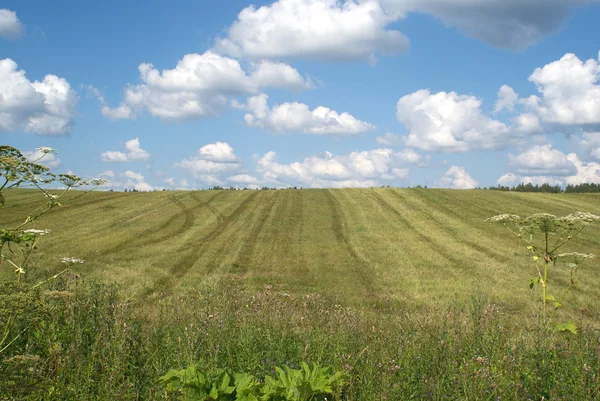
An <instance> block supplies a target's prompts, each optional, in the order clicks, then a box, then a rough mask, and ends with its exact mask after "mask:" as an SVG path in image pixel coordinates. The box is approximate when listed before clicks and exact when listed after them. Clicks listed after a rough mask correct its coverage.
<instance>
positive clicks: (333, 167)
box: [256, 149, 420, 188]
mask: <svg viewBox="0 0 600 401" xmlns="http://www.w3.org/2000/svg"><path fill="white" fill-rule="evenodd" d="M419 160H420V156H419V155H418V154H417V153H415V152H414V151H412V150H410V149H405V150H403V151H401V152H393V151H392V150H391V149H375V150H371V151H363V152H352V153H350V154H349V155H346V156H335V155H333V154H332V153H330V152H323V153H320V154H318V155H316V156H312V157H308V158H306V159H304V160H303V161H302V162H294V163H291V164H280V163H278V162H277V155H276V154H275V152H268V153H267V154H265V155H264V156H263V157H260V158H258V160H257V163H256V170H257V171H258V172H259V173H261V174H262V175H263V181H264V182H265V183H267V184H269V185H276V186H296V185H300V186H308V187H334V188H340V187H372V186H376V185H380V182H381V180H384V181H386V180H397V179H405V178H407V176H408V173H409V169H408V168H407V166H408V165H410V164H415V163H417V162H418V161H419Z"/></svg>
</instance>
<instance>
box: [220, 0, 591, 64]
mask: <svg viewBox="0 0 600 401" xmlns="http://www.w3.org/2000/svg"><path fill="white" fill-rule="evenodd" d="M594 1H595V0H478V1H473V0H278V1H276V2H274V3H272V4H270V5H265V6H262V7H259V8H256V7H254V6H248V7H246V8H244V9H243V10H242V11H241V12H240V13H239V14H238V17H237V20H236V21H235V22H234V23H233V24H232V25H231V26H230V27H229V28H228V29H227V33H226V35H225V36H224V37H222V38H219V39H218V40H217V41H216V43H215V46H214V50H215V51H216V52H218V53H221V54H226V55H229V56H232V57H236V58H240V57H249V58H253V59H264V58H271V59H278V58H286V57H298V58H305V59H318V60H329V61H344V60H360V59H363V60H364V59H370V60H374V59H375V55H376V54H377V53H381V54H399V53H402V52H404V51H406V50H407V49H408V48H409V41H408V39H407V38H406V37H405V36H404V35H403V34H402V33H401V32H399V31H397V30H392V29H388V28H387V27H388V25H390V24H391V23H393V22H396V21H398V20H400V19H402V18H404V17H405V16H406V15H407V14H409V13H419V14H428V15H432V16H434V17H436V18H438V19H439V20H441V21H442V22H443V23H444V24H446V25H447V26H451V27H456V28H458V29H459V30H460V31H462V32H463V33H465V34H466V35H468V36H470V37H472V38H475V39H478V40H481V41H484V42H486V43H489V44H491V45H492V46H496V47H501V48H506V49H512V50H522V49H525V48H527V47H528V46H531V45H532V44H534V43H536V42H537V41H539V40H540V39H541V38H543V37H544V36H546V35H549V34H551V33H554V32H556V31H558V30H559V29H560V28H561V27H562V25H563V24H564V22H565V21H566V20H567V19H568V17H569V16H570V15H571V13H572V12H573V10H574V9H575V8H576V7H577V6H581V5H586V4H589V3H591V2H594Z"/></svg>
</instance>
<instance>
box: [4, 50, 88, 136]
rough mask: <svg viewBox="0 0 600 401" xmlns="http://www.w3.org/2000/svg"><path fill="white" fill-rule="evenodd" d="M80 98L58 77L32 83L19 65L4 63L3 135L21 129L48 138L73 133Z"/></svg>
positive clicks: (6, 60)
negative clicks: (4, 132) (48, 136)
mask: <svg viewBox="0 0 600 401" xmlns="http://www.w3.org/2000/svg"><path fill="white" fill-rule="evenodd" d="M78 100H79V99H78V96H77V94H76V93H75V91H73V90H72V89H71V86H70V85H69V83H68V82H67V81H66V80H65V79H63V78H59V77H57V76H56V75H46V76H45V77H44V79H43V80H42V81H41V82H40V81H34V82H31V81H29V80H28V79H27V77H26V76H25V71H23V70H18V69H17V63H15V62H14V61H13V60H11V59H9V58H7V59H4V60H0V132H2V131H11V130H12V129H14V128H21V129H24V130H25V131H29V132H35V133H38V134H44V135H60V134H65V133H67V132H69V131H70V130H71V126H72V124H73V119H74V118H75V115H76V110H75V107H76V105H77V101H78Z"/></svg>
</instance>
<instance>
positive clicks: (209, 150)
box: [198, 142, 240, 163]
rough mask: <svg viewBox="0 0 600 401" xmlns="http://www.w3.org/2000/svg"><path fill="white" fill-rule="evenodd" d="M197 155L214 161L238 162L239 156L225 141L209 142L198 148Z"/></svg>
mask: <svg viewBox="0 0 600 401" xmlns="http://www.w3.org/2000/svg"><path fill="white" fill-rule="evenodd" d="M198 157H199V158H200V159H202V160H207V161H211V162H216V163H239V162H240V158H239V157H238V156H237V155H236V154H235V153H234V151H233V148H232V147H231V146H229V144H228V143H226V142H217V143H211V144H208V145H205V146H203V147H201V148H200V149H199V150H198Z"/></svg>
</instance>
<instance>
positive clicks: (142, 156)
mask: <svg viewBox="0 0 600 401" xmlns="http://www.w3.org/2000/svg"><path fill="white" fill-rule="evenodd" d="M125 150H126V151H127V152H126V153H124V152H119V151H107V152H104V153H102V155H100V158H101V159H102V161H103V162H128V161H135V160H148V159H150V153H148V152H146V151H145V150H144V149H142V147H141V146H140V139H139V138H134V139H131V140H129V141H127V142H125Z"/></svg>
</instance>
